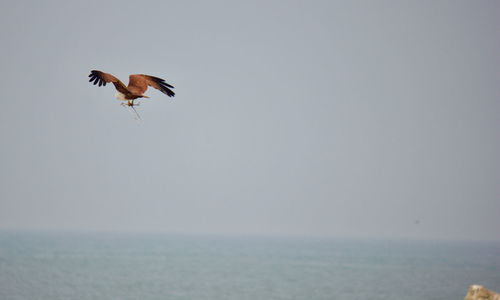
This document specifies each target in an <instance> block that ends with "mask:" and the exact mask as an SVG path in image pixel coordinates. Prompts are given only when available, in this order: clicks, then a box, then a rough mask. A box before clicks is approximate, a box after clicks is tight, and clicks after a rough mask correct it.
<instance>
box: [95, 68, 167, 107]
mask: <svg viewBox="0 0 500 300" xmlns="http://www.w3.org/2000/svg"><path fill="white" fill-rule="evenodd" d="M89 77H90V80H89V81H90V82H94V85H96V84H99V86H101V85H102V86H106V83H109V82H111V83H113V85H114V86H115V88H116V95H115V97H116V98H117V99H118V100H122V101H128V105H129V106H134V100H135V99H137V98H149V97H148V96H145V95H144V92H146V90H147V89H148V86H151V87H154V88H155V89H157V90H159V91H161V92H162V93H164V94H166V95H167V96H169V97H173V96H175V93H174V92H173V91H172V90H171V89H173V88H174V87H173V86H171V85H170V84H168V83H166V82H165V80H163V79H161V78H158V77H154V76H150V75H145V74H133V75H130V76H129V82H128V86H125V85H124V84H123V82H121V81H120V80H119V79H118V78H116V77H115V76H113V75H111V74H109V73H104V72H101V71H97V70H92V71H91V72H90V75H89Z"/></svg>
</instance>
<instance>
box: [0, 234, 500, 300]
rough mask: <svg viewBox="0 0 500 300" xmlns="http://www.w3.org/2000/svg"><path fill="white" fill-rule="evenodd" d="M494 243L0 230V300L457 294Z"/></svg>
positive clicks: (487, 272)
mask: <svg viewBox="0 0 500 300" xmlns="http://www.w3.org/2000/svg"><path fill="white" fill-rule="evenodd" d="M476 283H477V284H482V285H484V286H486V287H487V288H489V289H491V290H496V291H500V244H499V243H491V242H441V241H405V240H395V241H390V240H356V239H333V238H332V239H328V238H286V237H236V236H201V235H200V236H197V235H185V236H182V235H167V234H110V233H26V232H24V233H19V232H0V299H2V300H21V299H22V300H29V299H37V300H39V299H54V300H56V299H65V300H66V299H75V300H78V299H189V300H196V299H211V300H212V299H213V300H215V299H217V300H220V299H235V300H238V299H252V300H257V299H262V300H265V299H301V300H302V299H342V300H345V299H353V300H354V299H356V300H360V299H371V300H373V299H384V300H388V299H412V300H413V299H414V300H422V299H426V300H430V299H443V300H444V299H446V300H451V299H463V298H464V297H465V294H466V293H467V289H468V286H469V285H470V284H476Z"/></svg>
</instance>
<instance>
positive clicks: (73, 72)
mask: <svg viewBox="0 0 500 300" xmlns="http://www.w3.org/2000/svg"><path fill="white" fill-rule="evenodd" d="M143 3H144V4H143ZM146 3H147V4H146ZM498 16H500V2H499V1H340V2H333V1H286V2H285V1H157V2H147V1H146V2H141V4H140V5H137V2H135V1H116V2H107V1H80V2H76V1H74V2H73V1H60V2H54V1H43V2H40V1H32V2H31V1H30V2H26V1H2V2H1V3H0V23H1V28H2V29H1V30H0V40H1V48H0V49H1V53H2V55H1V56H0V67H1V70H2V72H1V74H0V82H1V83H0V85H1V86H0V87H1V89H2V91H3V94H2V97H1V99H2V100H1V101H2V108H1V110H0V139H1V148H0V165H1V168H0V229H55V230H119V231H162V232H188V233H236V234H292V235H295V234H300V235H332V236H365V237H407V238H438V239H450V238H451V239H455V238H458V239H495V240H500V230H498V229H499V228H500V160H499V158H498V153H500V136H499V134H498V129H499V128H500V127H499V125H500V101H499V100H500V82H499V79H500V39H499V33H500V21H499V18H498ZM91 69H98V70H102V71H105V72H110V73H112V74H114V75H115V76H117V77H118V78H120V79H122V80H123V81H124V82H125V83H127V82H128V75H129V74H132V73H146V74H151V75H155V76H158V77H162V78H164V79H166V81H167V82H168V83H170V84H172V85H174V86H175V92H176V93H177V95H176V97H175V98H174V99H173V100H172V99H169V98H168V97H166V96H164V95H163V94H161V93H160V92H159V91H157V90H148V92H147V95H149V96H150V97H151V99H147V100H144V101H143V102H142V104H141V106H140V107H139V108H138V110H139V112H140V114H141V116H142V118H143V123H142V124H141V125H140V126H138V125H137V124H136V123H135V122H134V120H133V119H132V118H131V117H130V115H129V113H128V112H127V111H126V110H125V109H124V108H123V107H120V105H119V101H117V100H116V99H115V98H114V93H115V91H114V89H113V87H112V86H111V87H110V86H106V87H104V88H103V87H101V88H98V87H95V86H92V85H91V84H90V83H89V82H88V78H87V75H88V74H89V71H90V70H91ZM415 220H420V223H419V224H415Z"/></svg>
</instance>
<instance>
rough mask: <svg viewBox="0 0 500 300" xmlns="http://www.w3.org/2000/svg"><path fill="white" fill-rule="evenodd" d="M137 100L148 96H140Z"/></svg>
mask: <svg viewBox="0 0 500 300" xmlns="http://www.w3.org/2000/svg"><path fill="white" fill-rule="evenodd" d="M139 98H149V97H148V96H140V97H139Z"/></svg>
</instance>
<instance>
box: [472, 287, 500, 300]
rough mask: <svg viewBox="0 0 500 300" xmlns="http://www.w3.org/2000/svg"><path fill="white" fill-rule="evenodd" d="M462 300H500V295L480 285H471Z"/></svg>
mask: <svg viewBox="0 0 500 300" xmlns="http://www.w3.org/2000/svg"><path fill="white" fill-rule="evenodd" d="M464 300H500V294H497V293H495V292H492V291H490V290H488V289H485V288H484V286H482V285H476V284H474V285H471V286H470V287H469V291H468V292H467V295H466V296H465V298H464Z"/></svg>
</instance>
